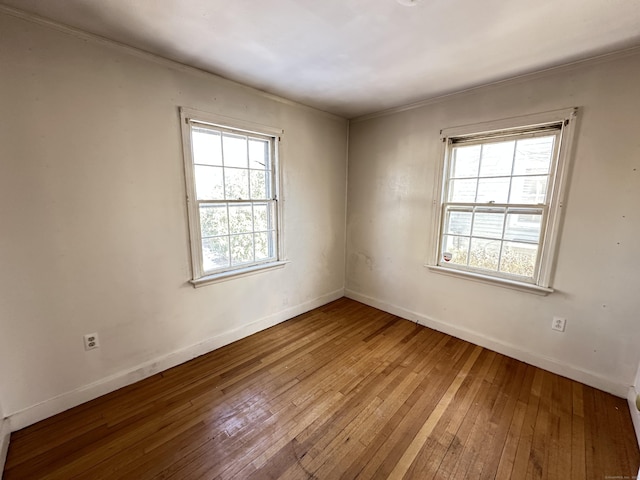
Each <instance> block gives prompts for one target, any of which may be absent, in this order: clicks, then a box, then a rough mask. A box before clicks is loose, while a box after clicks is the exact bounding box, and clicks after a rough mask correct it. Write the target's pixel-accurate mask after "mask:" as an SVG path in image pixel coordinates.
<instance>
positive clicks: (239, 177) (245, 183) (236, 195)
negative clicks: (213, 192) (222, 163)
mask: <svg viewBox="0 0 640 480" xmlns="http://www.w3.org/2000/svg"><path fill="white" fill-rule="evenodd" d="M224 181H225V189H226V191H225V194H226V198H227V199H229V200H245V199H248V198H249V170H241V169H239V168H225V169H224Z"/></svg>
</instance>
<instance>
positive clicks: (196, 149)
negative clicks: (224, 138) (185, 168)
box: [191, 127, 222, 166]
mask: <svg viewBox="0 0 640 480" xmlns="http://www.w3.org/2000/svg"><path fill="white" fill-rule="evenodd" d="M191 132H192V133H191V147H192V148H193V163H199V164H203V165H220V166H221V165H222V150H221V147H220V132H214V131H212V130H209V129H206V128H195V127H194V128H192V130H191Z"/></svg>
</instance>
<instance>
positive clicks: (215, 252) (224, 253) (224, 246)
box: [202, 237, 229, 272]
mask: <svg viewBox="0 0 640 480" xmlns="http://www.w3.org/2000/svg"><path fill="white" fill-rule="evenodd" d="M202 266H203V268H204V270H205V271H206V272H208V271H210V270H214V269H217V268H223V267H228V266H229V237H214V238H205V239H204V240H202Z"/></svg>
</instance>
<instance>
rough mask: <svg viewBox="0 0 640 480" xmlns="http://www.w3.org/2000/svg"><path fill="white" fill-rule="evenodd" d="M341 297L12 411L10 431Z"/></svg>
mask: <svg viewBox="0 0 640 480" xmlns="http://www.w3.org/2000/svg"><path fill="white" fill-rule="evenodd" d="M343 296H344V289H339V290H335V291H333V292H331V293H327V294H325V295H322V296H320V297H318V298H316V299H314V300H310V301H308V302H305V303H302V304H300V305H296V306H294V307H290V308H287V309H286V310H282V311H280V312H277V313H274V314H272V315H269V316H267V317H264V318H261V319H259V320H256V321H254V322H251V323H249V324H247V325H243V326H241V327H239V328H236V329H234V330H229V331H227V332H224V333H222V334H220V335H216V336H215V337H211V338H208V339H206V340H203V341H202V342H199V343H197V344H195V345H191V346H189V347H186V348H182V349H180V350H176V351H173V352H171V353H168V354H166V355H163V356H161V357H158V358H155V359H153V360H149V361H148V362H145V363H143V364H141V365H138V366H136V367H133V368H130V369H128V370H125V371H122V372H118V373H116V374H113V375H110V376H108V377H106V378H103V379H100V380H98V381H97V382H93V383H90V384H88V385H84V386H82V387H79V388H77V389H75V390H71V391H69V392H66V393H63V394H61V395H58V396H56V397H53V398H50V399H48V400H45V401H43V402H40V403H37V404H35V405H32V406H30V407H27V408H25V409H23V410H20V411H17V412H15V413H12V414H11V415H9V418H10V419H11V430H12V431H16V430H20V429H21V428H24V427H27V426H29V425H32V424H34V423H36V422H39V421H40V420H44V419H45V418H49V417H51V416H53V415H56V414H58V413H60V412H63V411H65V410H68V409H70V408H73V407H75V406H78V405H80V404H82V403H85V402H88V401H89V400H93V399H94V398H98V397H100V396H102V395H105V394H107V393H110V392H113V391H115V390H117V389H119V388H122V387H125V386H127V385H131V384H132V383H135V382H138V381H140V380H142V379H144V378H147V377H150V376H152V375H155V374H156V373H158V372H162V371H164V370H167V369H169V368H172V367H175V366H176V365H180V364H181V363H184V362H187V361H189V360H191V359H193V358H196V357H199V356H200V355H204V354H205V353H209V352H211V351H213V350H215V349H217V348H220V347H223V346H225V345H228V344H230V343H232V342H235V341H236V340H240V339H241V338H245V337H247V336H249V335H253V334H254V333H257V332H259V331H261V330H265V329H267V328H269V327H272V326H274V325H276V324H278V323H281V322H283V321H285V320H289V319H290V318H293V317H295V316H297V315H300V314H302V313H305V312H308V311H309V310H313V309H314V308H318V307H321V306H322V305H325V304H327V303H329V302H332V301H334V300H337V299H339V298H341V297H343Z"/></svg>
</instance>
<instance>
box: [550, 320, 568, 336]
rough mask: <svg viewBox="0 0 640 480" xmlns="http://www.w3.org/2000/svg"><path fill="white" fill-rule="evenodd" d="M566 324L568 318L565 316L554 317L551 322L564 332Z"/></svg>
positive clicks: (556, 328)
mask: <svg viewBox="0 0 640 480" xmlns="http://www.w3.org/2000/svg"><path fill="white" fill-rule="evenodd" d="M566 325H567V319H566V318H563V317H553V321H552V322H551V328H552V329H553V330H557V331H558V332H564V329H565V326H566Z"/></svg>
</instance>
